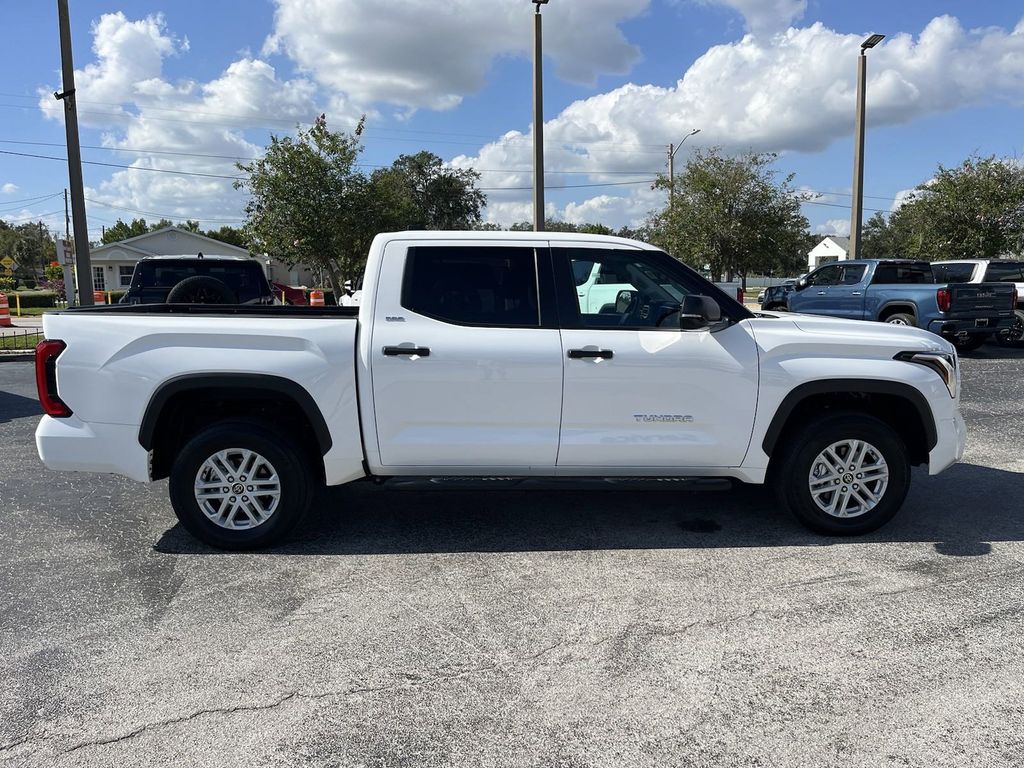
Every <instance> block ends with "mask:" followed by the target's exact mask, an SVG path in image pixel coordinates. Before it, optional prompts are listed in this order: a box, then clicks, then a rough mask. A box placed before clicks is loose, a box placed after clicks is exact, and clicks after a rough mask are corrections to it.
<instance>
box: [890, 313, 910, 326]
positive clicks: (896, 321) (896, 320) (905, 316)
mask: <svg viewBox="0 0 1024 768" xmlns="http://www.w3.org/2000/svg"><path fill="white" fill-rule="evenodd" d="M885 322H887V323H889V324H891V325H909V326H910V327H912V328H916V327H917V319H916V318H915V317H914V316H913V315H911V314H909V313H908V312H895V313H893V314H891V315H889V316H888V317H887V318H885Z"/></svg>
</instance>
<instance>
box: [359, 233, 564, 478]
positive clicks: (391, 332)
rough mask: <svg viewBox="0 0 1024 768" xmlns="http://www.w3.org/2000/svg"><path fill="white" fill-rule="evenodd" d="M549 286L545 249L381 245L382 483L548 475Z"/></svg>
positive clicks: (556, 374)
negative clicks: (466, 473)
mask: <svg viewBox="0 0 1024 768" xmlns="http://www.w3.org/2000/svg"><path fill="white" fill-rule="evenodd" d="M551 282H552V278H551V266H550V257H549V255H548V247H547V243H546V242H544V241H539V240H538V241H521V240H520V241H514V242H509V243H502V242H500V241H494V240H481V241H478V242H475V243H474V242H473V241H466V240H452V241H445V240H436V239H432V240H421V241H417V240H410V241H391V242H389V243H388V244H387V246H386V247H385V249H384V252H383V255H382V261H381V269H380V274H379V279H378V283H377V293H376V296H375V298H374V305H373V310H372V312H373V314H372V329H371V333H372V338H371V341H370V344H369V366H370V373H371V380H372V398H373V413H374V420H375V423H376V432H375V437H376V444H377V446H376V447H377V450H378V456H379V462H380V468H381V469H383V471H385V472H389V471H390V472H391V473H394V474H401V473H404V472H405V471H408V472H409V473H410V474H416V473H420V474H422V473H424V472H430V471H432V472H438V471H439V468H452V467H467V468H476V467H487V468H494V469H495V470H499V469H500V470H504V471H519V472H526V471H529V469H530V468H547V469H548V470H550V469H551V468H553V467H554V466H555V457H556V453H557V451H558V429H559V421H560V418H561V408H562V345H561V339H560V335H559V330H558V324H557V320H556V318H555V316H554V306H553V304H552V307H551V314H550V315H548V313H547V312H545V311H543V309H542V303H543V302H545V300H546V301H551V300H552V298H551V294H552V292H553V290H552V289H551V287H550V285H551ZM367 450H368V452H370V451H372V450H373V448H372V446H370V445H368V448H367ZM368 458H369V461H370V463H371V465H373V464H375V463H376V462H375V461H374V458H376V457H368ZM431 468H433V469H432V470H431ZM449 471H451V470H449Z"/></svg>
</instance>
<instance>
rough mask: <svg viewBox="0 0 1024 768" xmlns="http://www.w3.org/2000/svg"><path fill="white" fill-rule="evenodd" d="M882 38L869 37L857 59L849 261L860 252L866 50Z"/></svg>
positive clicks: (862, 212) (862, 216)
mask: <svg viewBox="0 0 1024 768" xmlns="http://www.w3.org/2000/svg"><path fill="white" fill-rule="evenodd" d="M884 38H885V35H871V37H869V38H868V39H867V40H865V41H864V42H863V43H861V44H860V56H858V57H857V115H856V119H855V122H854V129H853V132H854V136H853V204H852V209H851V211H850V250H849V253H848V254H847V255H848V257H849V258H851V259H856V258H857V256H858V254H859V252H860V235H861V224H862V220H863V218H864V103H865V93H864V91H865V85H866V81H867V72H868V57H867V50H868V49H869V48H874V47H875V46H876V45H878V44H879V43H880V42H882V40H883V39H884Z"/></svg>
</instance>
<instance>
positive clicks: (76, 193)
mask: <svg viewBox="0 0 1024 768" xmlns="http://www.w3.org/2000/svg"><path fill="white" fill-rule="evenodd" d="M57 21H58V23H59V25H60V60H61V70H62V73H63V87H64V91H63V93H54V94H53V97H54V98H55V99H58V100H60V101H63V102H64V128H65V132H66V134H67V143H68V177H69V179H68V180H69V182H70V186H71V216H72V218H73V219H74V222H75V273H76V283H77V285H78V304H79V305H80V306H87V307H88V306H92V304H93V303H94V302H93V297H92V265H91V263H90V261H89V225H88V223H87V222H86V219H85V184H84V182H83V180H82V149H81V147H80V146H79V143H78V105H77V104H76V101H75V64H74V61H73V59H72V56H71V20H70V15H69V13H68V0H57Z"/></svg>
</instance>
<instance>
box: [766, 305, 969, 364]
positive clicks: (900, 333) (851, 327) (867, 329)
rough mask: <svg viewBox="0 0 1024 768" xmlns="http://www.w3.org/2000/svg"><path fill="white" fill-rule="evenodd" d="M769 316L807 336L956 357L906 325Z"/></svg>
mask: <svg viewBox="0 0 1024 768" xmlns="http://www.w3.org/2000/svg"><path fill="white" fill-rule="evenodd" d="M762 314H764V315H766V316H771V317H774V318H778V321H781V322H786V321H789V323H791V324H792V325H793V326H794V327H795V328H797V329H799V330H801V331H803V332H804V333H808V334H814V335H820V336H831V337H832V339H833V340H835V341H836V342H839V343H843V344H849V345H856V344H863V345H867V346H884V347H893V348H897V347H898V348H899V349H900V351H908V352H910V351H921V352H944V353H946V354H954V348H953V345H952V344H950V343H949V342H948V341H946V340H945V339H943V338H942V337H941V336H937V335H936V334H934V333H931V332H929V331H925V330H922V329H921V328H911V327H909V326H906V325H889V324H888V323H876V322H871V321H868V320H846V319H843V318H838V317H822V316H821V315H802V314H797V313H776V312H764V313H762Z"/></svg>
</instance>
